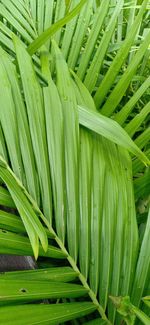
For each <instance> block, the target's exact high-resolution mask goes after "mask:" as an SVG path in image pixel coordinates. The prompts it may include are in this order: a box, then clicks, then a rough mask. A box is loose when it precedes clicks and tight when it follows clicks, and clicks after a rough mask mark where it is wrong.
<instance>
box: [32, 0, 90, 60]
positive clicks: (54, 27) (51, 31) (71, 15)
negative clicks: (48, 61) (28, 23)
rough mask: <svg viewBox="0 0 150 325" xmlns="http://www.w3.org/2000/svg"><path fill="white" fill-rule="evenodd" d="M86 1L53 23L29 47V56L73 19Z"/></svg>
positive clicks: (82, 1) (82, 0)
mask: <svg viewBox="0 0 150 325" xmlns="http://www.w3.org/2000/svg"><path fill="white" fill-rule="evenodd" d="M86 1H87V0H81V1H80V2H79V4H78V5H77V6H76V7H75V8H74V9H73V10H72V11H71V12H69V13H68V14H67V15H66V16H65V17H64V18H62V19H60V20H59V21H58V22H56V23H54V24H53V25H52V26H51V27H49V28H48V29H47V30H45V31H44V32H43V33H42V34H41V35H40V36H39V37H37V38H36V39H35V41H33V42H32V43H31V44H30V45H29V47H28V52H29V54H30V55H32V54H34V53H35V52H36V51H37V50H38V49H39V48H40V47H41V46H42V45H44V44H45V43H46V41H47V40H48V39H49V38H50V37H51V36H52V35H54V34H55V33H56V32H57V31H58V30H59V29H60V28H61V27H63V26H64V25H65V24H66V23H68V22H69V21H70V20H71V19H72V18H74V17H75V16H76V15H77V14H78V13H79V12H80V10H81V8H82V6H83V5H84V4H85V3H86Z"/></svg>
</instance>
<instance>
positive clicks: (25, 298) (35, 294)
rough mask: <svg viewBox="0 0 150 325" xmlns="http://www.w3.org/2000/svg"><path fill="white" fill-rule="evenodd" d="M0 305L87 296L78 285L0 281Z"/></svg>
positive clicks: (53, 282)
mask: <svg viewBox="0 0 150 325" xmlns="http://www.w3.org/2000/svg"><path fill="white" fill-rule="evenodd" d="M0 287H1V296H0V304H2V305H3V304H5V302H7V303H10V302H11V303H12V302H18V301H19V303H22V302H30V301H36V300H40V299H48V298H53V299H57V298H77V297H82V296H85V295H86V294H87V290H86V289H85V288H84V287H83V286H81V285H78V284H68V283H61V282H58V283H57V282H55V281H50V280H49V281H39V280H36V281H34V280H33V281H32V280H29V281H28V280H15V279H10V280H9V279H7V280H4V279H1V278H0Z"/></svg>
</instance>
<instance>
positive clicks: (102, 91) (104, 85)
mask: <svg viewBox="0 0 150 325" xmlns="http://www.w3.org/2000/svg"><path fill="white" fill-rule="evenodd" d="M147 3H148V0H144V1H143V3H142V6H141V8H140V10H139V13H138V15H137V16H136V18H135V20H134V23H133V24H132V26H131V28H130V32H128V35H127V37H126V39H125V40H124V42H123V44H122V46H121V47H120V49H119V51H118V53H117V55H116V56H115V59H114V60H113V62H112V64H111V67H110V68H109V69H108V71H107V73H106V75H105V77H104V79H103V80H102V82H101V84H100V86H99V88H98V90H97V91H96V94H95V96H94V100H95V103H96V107H100V106H101V104H102V103H103V101H104V99H105V97H106V95H107V93H108V91H109V89H111V86H112V84H113V82H114V80H115V78H116V76H117V75H118V72H119V70H120V68H121V66H122V64H123V62H124V61H125V59H126V57H127V55H128V53H129V51H130V48H131V46H132V44H133V41H134V39H135V36H136V33H137V30H138V28H139V26H140V23H141V21H142V17H143V14H144V12H145V8H146V6H147Z"/></svg>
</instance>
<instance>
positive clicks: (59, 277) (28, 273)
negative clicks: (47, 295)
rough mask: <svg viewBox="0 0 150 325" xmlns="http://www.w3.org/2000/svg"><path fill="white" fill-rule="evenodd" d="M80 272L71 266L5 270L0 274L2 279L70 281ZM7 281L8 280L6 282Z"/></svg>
mask: <svg viewBox="0 0 150 325" xmlns="http://www.w3.org/2000/svg"><path fill="white" fill-rule="evenodd" d="M77 276H78V273H77V272H75V271H74V270H73V269H72V268H71V267H67V266H66V267H63V266H62V267H55V268H53V267H51V268H46V269H37V270H25V271H15V272H12V271H11V272H4V273H2V274H0V280H1V279H3V280H5V281H7V280H18V281H20V280H24V281H26V280H27V281H28V280H29V281H30V280H32V281H37V280H38V281H41V280H42V281H56V282H70V281H73V280H75V279H76V278H77ZM6 283H7V282H6Z"/></svg>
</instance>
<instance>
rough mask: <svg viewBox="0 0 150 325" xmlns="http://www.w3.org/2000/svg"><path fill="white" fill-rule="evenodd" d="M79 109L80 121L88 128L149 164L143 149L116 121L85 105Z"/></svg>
mask: <svg viewBox="0 0 150 325" xmlns="http://www.w3.org/2000/svg"><path fill="white" fill-rule="evenodd" d="M78 109H79V122H80V124H81V125H83V126H85V127H86V128H88V129H90V130H92V131H94V132H96V133H98V134H100V135H102V136H104V137H106V138H107V139H109V140H111V141H113V142H114V143H117V144H119V145H120V146H123V147H124V148H126V149H128V150H129V151H130V152H132V153H133V154H135V155H136V156H138V157H139V159H140V160H142V161H143V162H144V163H145V164H149V159H148V158H147V157H146V156H145V155H144V153H142V151H141V150H140V149H139V148H138V147H137V146H136V145H135V144H134V142H133V141H132V140H131V138H130V137H129V136H128V135H127V133H126V132H125V131H124V130H123V129H122V128H121V127H120V125H119V124H117V123H116V122H115V121H113V120H111V119H108V118H107V117H105V116H103V115H101V114H99V113H96V112H91V111H90V110H88V109H87V108H85V107H81V106H79V107H78Z"/></svg>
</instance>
